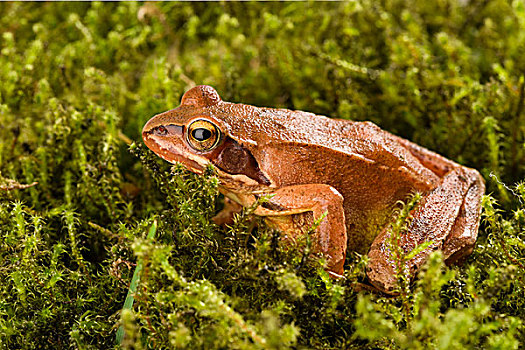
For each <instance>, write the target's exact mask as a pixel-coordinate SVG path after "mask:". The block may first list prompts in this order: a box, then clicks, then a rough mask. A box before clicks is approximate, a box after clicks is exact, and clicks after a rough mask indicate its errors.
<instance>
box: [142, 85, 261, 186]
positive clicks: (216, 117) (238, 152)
mask: <svg viewBox="0 0 525 350" xmlns="http://www.w3.org/2000/svg"><path fill="white" fill-rule="evenodd" d="M231 106H236V105H234V104H231V103H227V102H223V101H222V100H221V98H220V96H219V94H218V93H217V91H215V90H214V89H213V88H212V87H211V86H206V85H201V86H197V87H194V88H193V89H191V90H189V91H187V92H186V93H185V94H184V96H183V97H182V100H181V104H180V106H179V107H177V108H175V109H172V110H170V111H167V112H164V113H161V114H158V115H156V116H154V117H153V118H151V119H150V120H149V121H148V122H147V123H146V125H144V128H143V130H142V138H143V140H144V143H145V144H146V146H148V148H150V149H151V150H152V151H153V152H155V153H156V154H157V155H158V156H160V157H161V158H163V159H164V160H166V161H168V162H171V163H174V162H180V163H182V164H184V165H185V166H186V168H188V169H189V170H191V171H193V172H195V173H197V174H202V172H203V170H204V169H205V168H206V166H207V165H208V164H213V165H214V166H215V167H216V168H217V171H218V173H219V178H220V179H221V181H222V182H223V183H226V184H231V186H230V187H236V188H239V187H240V188H246V187H250V188H258V187H261V186H269V185H271V183H270V181H269V180H268V178H267V177H266V176H265V175H264V174H263V172H262V171H261V169H260V168H259V164H258V162H257V160H256V159H255V158H254V156H253V155H252V153H251V152H250V150H249V148H247V147H246V146H245V142H241V141H240V140H239V136H234V135H231V134H230V130H231V125H230V123H231V119H229V118H225V116H226V115H229V116H231V113H228V110H229V109H231V108H232V107H231Z"/></svg>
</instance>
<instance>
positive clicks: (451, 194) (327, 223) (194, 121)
mask: <svg viewBox="0 0 525 350" xmlns="http://www.w3.org/2000/svg"><path fill="white" fill-rule="evenodd" d="M142 137H143V139H144V142H145V143H146V145H147V146H148V147H149V148H150V149H151V150H152V151H154V152H155V153H156V154H157V155H159V156H160V157H162V158H163V159H165V160H167V161H168V162H172V163H173V162H181V163H182V164H184V165H185V166H186V167H187V168H188V169H189V170H191V171H193V172H195V173H198V174H201V173H202V172H203V170H204V169H205V167H206V166H207V165H208V164H213V165H214V166H215V167H216V169H217V173H218V177H219V180H220V191H221V192H222V193H223V194H224V195H225V196H226V197H227V198H229V199H230V200H231V201H230V202H227V204H228V203H230V204H231V205H227V206H226V207H225V209H224V210H223V212H222V213H220V214H219V216H218V220H219V221H221V220H223V219H225V218H226V217H227V216H228V215H230V214H231V213H232V206H234V205H235V204H234V203H237V206H239V205H240V206H242V207H246V206H251V205H252V204H253V203H254V202H255V201H256V200H257V198H259V197H260V196H263V195H271V198H270V199H269V201H268V202H266V203H264V204H263V205H261V206H259V207H258V208H257V209H256V210H255V214H257V215H261V216H263V217H265V219H266V220H267V221H268V223H269V224H270V225H273V226H274V227H276V228H278V229H279V230H280V231H282V232H283V233H284V234H285V235H286V237H288V239H292V240H293V239H294V238H297V237H298V236H299V235H301V234H304V233H305V232H307V231H308V229H309V228H310V227H311V225H312V223H313V221H314V220H315V219H318V218H320V217H321V216H322V215H325V214H326V217H325V218H324V219H323V220H322V221H321V223H320V224H319V226H318V227H317V229H316V231H315V234H314V237H313V242H314V249H315V250H316V251H317V252H319V253H322V254H324V256H325V258H326V259H327V271H329V272H330V274H331V275H332V276H334V277H337V276H340V275H342V274H343V265H344V262H345V255H346V251H347V249H349V250H353V251H357V252H360V253H368V256H369V263H368V266H367V275H368V278H369V279H370V282H371V283H372V284H373V285H374V286H375V287H376V288H378V289H379V290H381V291H384V292H386V293H392V292H394V290H395V289H396V287H397V280H396V275H395V273H394V267H393V262H392V257H391V254H390V251H389V246H388V243H387V242H388V239H387V238H388V235H389V233H388V232H389V231H388V230H386V227H387V226H388V225H387V224H388V223H389V221H390V220H392V210H393V208H394V206H395V205H396V203H397V202H398V201H399V200H405V199H406V198H407V195H409V194H411V193H414V192H420V193H421V194H422V196H423V197H422V200H421V202H420V204H419V206H418V207H417V209H416V210H415V211H414V212H413V220H412V222H411V223H410V225H409V227H408V230H407V232H406V234H404V235H403V236H402V240H401V242H400V245H401V246H402V247H403V249H404V250H405V251H406V252H408V251H410V250H412V249H413V248H414V247H416V246H417V245H419V244H421V243H424V242H431V244H430V246H429V247H428V248H427V249H425V250H423V251H422V252H420V253H419V254H417V255H416V256H415V257H414V258H413V259H411V260H410V261H409V262H408V264H407V268H409V269H410V271H411V272H410V273H411V275H412V276H413V275H415V273H416V272H417V270H418V269H419V268H420V267H421V265H422V264H423V263H424V262H425V261H426V259H427V258H428V256H429V254H430V253H431V251H432V250H434V249H441V250H442V251H443V255H444V257H445V259H446V262H447V263H454V262H456V261H458V260H461V259H463V258H465V257H466V256H467V255H469V254H470V253H471V252H472V250H473V247H474V244H475V241H476V236H477V231H478V226H479V219H480V207H481V197H482V195H483V193H484V190H485V186H484V181H483V179H482V177H481V176H480V174H479V173H478V172H477V171H476V170H474V169H470V168H467V167H464V166H461V165H459V164H457V163H454V162H453V161H451V160H448V159H446V158H444V157H442V156H440V155H438V154H436V153H434V152H431V151H429V150H427V149H425V148H423V147H420V146H418V145H416V144H414V143H412V142H410V141H407V140H405V139H402V138H400V137H397V136H395V135H392V134H390V133H388V132H386V131H383V130H381V129H380V128H379V127H377V126H376V125H375V124H373V123H370V122H352V121H349V120H338V119H330V118H327V117H324V116H319V115H315V114H312V113H307V112H301V111H291V110H286V109H274V108H260V107H254V106H249V105H244V104H234V103H230V102H224V101H222V100H221V98H220V97H219V95H218V93H217V92H216V91H215V90H214V89H213V88H212V87H210V86H205V85H203V86H197V87H195V88H192V89H191V90H189V91H187V92H186V93H185V94H184V96H183V97H182V101H181V105H180V106H179V107H177V108H175V109H172V110H170V111H167V112H164V113H161V114H158V115H156V116H154V117H153V118H151V120H149V121H148V123H147V124H146V125H145V126H144V129H143V133H142ZM231 202H233V203H231Z"/></svg>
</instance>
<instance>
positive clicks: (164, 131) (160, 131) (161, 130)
mask: <svg viewBox="0 0 525 350" xmlns="http://www.w3.org/2000/svg"><path fill="white" fill-rule="evenodd" d="M154 132H155V134H156V135H159V136H164V135H166V134H167V133H168V129H166V127H165V126H164V125H160V126H157V127H156V128H155V129H154Z"/></svg>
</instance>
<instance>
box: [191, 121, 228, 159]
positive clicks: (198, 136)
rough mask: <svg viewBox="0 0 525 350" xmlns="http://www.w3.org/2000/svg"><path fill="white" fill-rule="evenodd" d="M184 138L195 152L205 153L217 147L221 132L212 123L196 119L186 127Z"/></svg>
mask: <svg viewBox="0 0 525 350" xmlns="http://www.w3.org/2000/svg"><path fill="white" fill-rule="evenodd" d="M186 138H187V140H188V143H189V144H190V146H191V147H193V148H195V149H196V150H197V151H200V152H206V151H210V150H212V149H214V148H215V147H217V145H218V144H219V140H220V138H221V132H220V130H219V128H218V127H217V126H216V125H215V124H213V123H212V122H210V121H208V120H205V119H197V120H195V121H193V122H192V123H191V124H190V125H188V132H187V133H186Z"/></svg>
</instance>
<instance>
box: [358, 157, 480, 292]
mask: <svg viewBox="0 0 525 350" xmlns="http://www.w3.org/2000/svg"><path fill="white" fill-rule="evenodd" d="M451 164H452V165H453V166H455V169H453V170H452V171H450V172H449V173H448V174H446V175H444V176H443V178H442V182H441V184H440V185H439V186H438V187H436V188H435V189H434V190H432V191H430V192H429V193H428V194H427V195H426V196H424V197H423V199H422V201H421V203H420V205H419V206H418V208H417V209H416V210H415V212H414V213H413V217H414V218H413V220H412V222H411V223H410V225H409V227H408V230H407V232H406V233H405V234H403V235H402V236H401V243H400V244H401V246H402V248H403V249H404V251H405V252H406V253H408V252H410V251H411V250H412V249H414V248H415V247H416V246H417V245H420V244H422V243H424V242H431V245H430V246H429V247H428V248H427V249H425V250H424V251H422V252H420V253H419V254H417V255H416V256H415V257H414V258H412V259H411V260H409V261H408V262H407V265H406V268H408V269H409V273H410V277H414V275H415V274H416V272H417V271H418V270H419V268H420V267H421V266H422V265H423V264H424V263H425V261H426V260H427V258H428V256H429V255H430V253H431V252H432V251H433V250H435V249H439V248H441V249H442V251H443V254H444V258H445V260H446V261H447V263H452V262H455V261H457V260H459V259H461V258H463V257H465V256H467V255H468V254H470V252H471V251H472V249H473V247H474V243H475V241H476V237H477V230H478V225H479V216H480V209H481V208H480V207H481V196H482V195H483V192H484V188H485V187H484V182H483V179H482V178H481V176H480V175H479V173H478V172H477V171H475V170H473V169H469V168H466V167H462V166H459V165H457V164H455V163H451ZM389 234H390V233H389V232H387V230H384V231H383V232H382V233H381V234H380V235H378V236H377V237H376V239H375V240H374V242H373V244H372V247H371V248H370V251H369V253H368V255H369V258H370V262H369V264H368V267H367V274H368V277H369V279H370V281H371V283H372V284H373V285H374V286H375V287H377V288H378V289H380V290H382V291H384V292H386V293H392V292H394V290H395V289H396V287H397V277H396V274H395V273H394V271H395V269H394V261H393V259H392V256H391V254H390V248H389V246H388V245H389V243H388V242H389V240H388V237H389Z"/></svg>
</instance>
